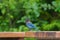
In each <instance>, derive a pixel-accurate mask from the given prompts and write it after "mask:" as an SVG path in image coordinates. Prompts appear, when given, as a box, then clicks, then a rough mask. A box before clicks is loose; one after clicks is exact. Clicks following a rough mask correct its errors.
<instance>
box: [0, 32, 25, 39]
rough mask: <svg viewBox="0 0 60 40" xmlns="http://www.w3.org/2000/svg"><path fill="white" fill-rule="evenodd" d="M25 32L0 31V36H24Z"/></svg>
mask: <svg viewBox="0 0 60 40" xmlns="http://www.w3.org/2000/svg"><path fill="white" fill-rule="evenodd" d="M24 36H25V32H0V38H5V37H6V38H7V37H9V38H10V37H12V38H13V37H24Z"/></svg>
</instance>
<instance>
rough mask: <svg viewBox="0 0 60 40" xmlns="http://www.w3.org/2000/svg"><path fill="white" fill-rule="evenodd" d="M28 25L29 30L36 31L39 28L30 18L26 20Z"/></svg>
mask: <svg viewBox="0 0 60 40" xmlns="http://www.w3.org/2000/svg"><path fill="white" fill-rule="evenodd" d="M26 26H27V27H28V28H29V30H32V29H35V30H36V31H37V30H38V28H37V27H36V26H35V25H34V24H33V23H32V22H31V21H30V20H29V19H27V20H26Z"/></svg>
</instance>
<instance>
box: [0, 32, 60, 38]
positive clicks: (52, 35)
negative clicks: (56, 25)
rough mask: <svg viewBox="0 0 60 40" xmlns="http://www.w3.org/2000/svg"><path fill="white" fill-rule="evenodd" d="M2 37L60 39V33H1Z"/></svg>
mask: <svg viewBox="0 0 60 40" xmlns="http://www.w3.org/2000/svg"><path fill="white" fill-rule="evenodd" d="M1 37H37V38H60V31H58V32H57V31H50V32H49V31H42V32H0V38H1Z"/></svg>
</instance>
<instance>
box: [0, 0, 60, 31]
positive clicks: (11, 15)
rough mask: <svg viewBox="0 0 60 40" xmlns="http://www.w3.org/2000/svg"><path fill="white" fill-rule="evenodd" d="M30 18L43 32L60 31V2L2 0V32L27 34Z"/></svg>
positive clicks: (0, 26) (0, 25) (55, 0)
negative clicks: (27, 18)
mask: <svg viewBox="0 0 60 40" xmlns="http://www.w3.org/2000/svg"><path fill="white" fill-rule="evenodd" d="M26 17H29V18H30V20H31V21H32V23H33V24H34V25H36V26H37V28H39V30H41V31H60V0H0V32H22V31H24V32H26V31H28V30H29V29H28V28H27V26H26V25H25V19H26Z"/></svg>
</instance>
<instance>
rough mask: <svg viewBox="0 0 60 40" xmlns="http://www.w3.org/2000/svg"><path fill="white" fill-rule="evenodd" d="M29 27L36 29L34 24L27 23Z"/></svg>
mask: <svg viewBox="0 0 60 40" xmlns="http://www.w3.org/2000/svg"><path fill="white" fill-rule="evenodd" d="M27 26H28V27H31V28H34V27H35V26H34V25H33V24H32V23H27Z"/></svg>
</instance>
